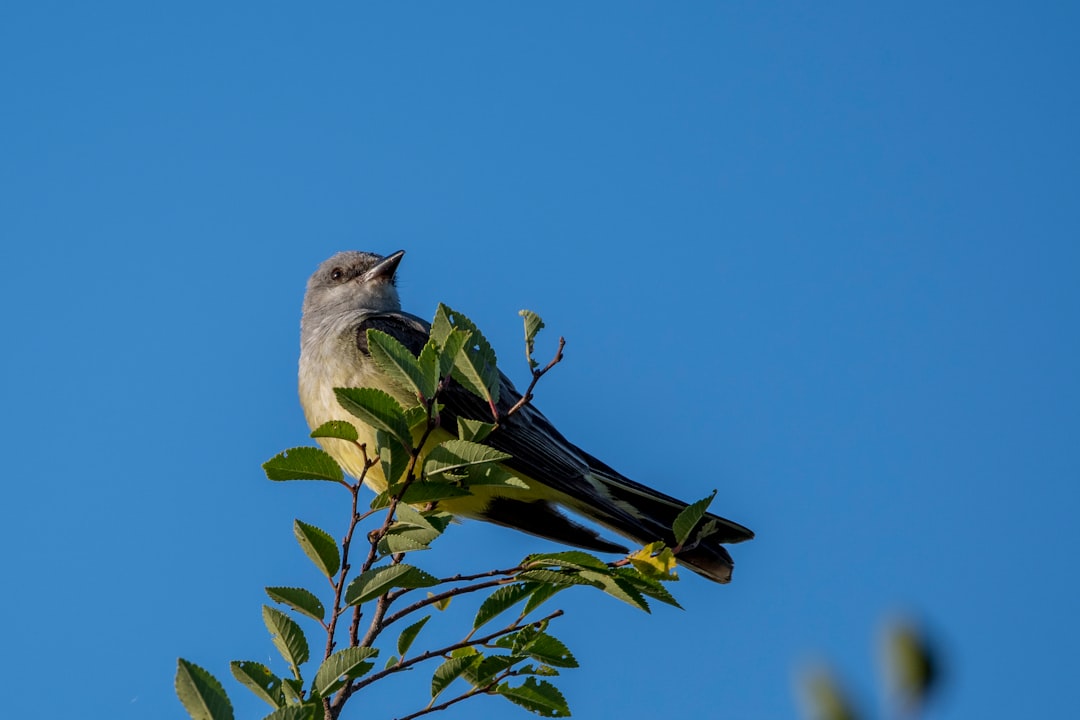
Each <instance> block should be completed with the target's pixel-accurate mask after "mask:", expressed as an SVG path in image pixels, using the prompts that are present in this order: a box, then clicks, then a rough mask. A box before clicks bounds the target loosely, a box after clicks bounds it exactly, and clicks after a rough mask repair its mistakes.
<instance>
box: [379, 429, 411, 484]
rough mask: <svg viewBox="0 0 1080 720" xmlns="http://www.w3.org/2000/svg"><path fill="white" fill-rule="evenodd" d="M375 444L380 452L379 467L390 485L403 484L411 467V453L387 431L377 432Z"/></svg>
mask: <svg viewBox="0 0 1080 720" xmlns="http://www.w3.org/2000/svg"><path fill="white" fill-rule="evenodd" d="M375 444H376V445H378V450H379V467H380V469H381V470H382V473H383V477H384V478H385V479H386V482H387V484H388V485H394V484H396V483H399V482H401V481H402V480H403V479H404V478H403V477H402V475H404V474H405V470H407V469H408V467H409V460H410V459H411V458H410V457H409V451H408V450H406V449H405V446H404V445H402V444H401V442H400V441H399V440H398V439H397V438H395V437H394V436H393V435H391V434H390V433H388V432H386V431H385V430H376V431H375Z"/></svg>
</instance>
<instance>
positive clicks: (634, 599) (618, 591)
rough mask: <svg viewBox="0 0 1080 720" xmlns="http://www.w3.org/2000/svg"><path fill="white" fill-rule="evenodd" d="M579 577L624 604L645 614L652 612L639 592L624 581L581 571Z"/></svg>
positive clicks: (593, 572) (591, 571)
mask: <svg viewBox="0 0 1080 720" xmlns="http://www.w3.org/2000/svg"><path fill="white" fill-rule="evenodd" d="M581 575H582V577H583V578H585V579H587V580H592V581H593V582H594V583H595V584H596V586H597V587H599V588H600V589H601V590H603V591H604V592H606V593H607V594H608V595H610V596H612V597H615V598H618V599H620V600H622V601H623V602H624V603H626V604H628V605H632V606H634V607H636V608H638V609H639V610H644V611H645V612H647V613H651V612H652V610H650V609H649V602H648V601H647V600H646V599H645V598H644V596H643V595H642V594H641V592H640V591H639V590H638V589H637V588H635V587H634V586H633V585H632V584H630V583H629V582H628V581H626V580H625V579H623V578H621V577H619V576H617V575H616V576H612V575H609V574H607V573H599V572H595V571H593V570H582V571H581Z"/></svg>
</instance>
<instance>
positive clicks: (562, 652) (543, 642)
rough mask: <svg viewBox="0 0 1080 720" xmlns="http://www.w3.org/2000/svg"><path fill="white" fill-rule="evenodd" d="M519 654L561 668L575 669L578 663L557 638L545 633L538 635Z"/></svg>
mask: <svg viewBox="0 0 1080 720" xmlns="http://www.w3.org/2000/svg"><path fill="white" fill-rule="evenodd" d="M521 652H524V653H525V654H526V655H528V656H529V657H531V658H532V659H534V660H539V661H540V662H542V663H545V664H547V665H553V666H555V667H562V668H576V667H577V666H578V661H577V659H576V658H575V657H574V655H573V653H571V652H570V649H569V648H568V647H566V645H565V644H563V642H562V641H561V640H559V639H558V638H555V637H553V636H551V635H548V634H547V633H538V634H537V636H536V637H535V638H533V639H532V641H531V642H529V644H528V645H526V646H525V647H524V648H522V650H521Z"/></svg>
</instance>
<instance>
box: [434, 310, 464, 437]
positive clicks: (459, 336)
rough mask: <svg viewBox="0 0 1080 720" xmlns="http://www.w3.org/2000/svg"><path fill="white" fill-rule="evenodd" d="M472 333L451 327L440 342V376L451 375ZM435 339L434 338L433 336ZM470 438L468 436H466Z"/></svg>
mask: <svg viewBox="0 0 1080 720" xmlns="http://www.w3.org/2000/svg"><path fill="white" fill-rule="evenodd" d="M471 337H472V333H470V332H468V331H466V330H457V329H456V328H451V329H450V331H449V334H447V336H446V337H445V338H444V339H443V340H442V341H437V342H438V343H439V376H440V377H449V376H450V374H451V373H452V372H453V370H454V360H455V359H456V358H457V356H458V353H460V352H461V351H462V349H463V348H464V347H465V346H466V345H467V344H468V343H469V338H471ZM432 339H434V338H432ZM466 439H468V438H466Z"/></svg>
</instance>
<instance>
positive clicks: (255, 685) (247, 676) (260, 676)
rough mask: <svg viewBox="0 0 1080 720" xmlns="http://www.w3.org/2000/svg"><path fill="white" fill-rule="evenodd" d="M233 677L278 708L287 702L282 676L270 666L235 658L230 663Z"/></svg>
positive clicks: (261, 698)
mask: <svg viewBox="0 0 1080 720" xmlns="http://www.w3.org/2000/svg"><path fill="white" fill-rule="evenodd" d="M229 670H231V671H232V674H233V677H234V678H236V679H237V680H239V681H240V683H241V684H242V685H244V687H246V688H247V689H248V690H250V691H251V692H253V693H255V695H256V696H257V697H258V698H259V699H260V700H262V701H264V702H266V703H267V704H269V705H270V707H273V708H278V707H281V704H282V703H283V702H285V698H284V697H282V695H281V678H279V677H278V676H277V675H275V674H274V673H272V672H270V668H268V667H266V666H265V665H263V664H262V663H257V662H253V661H251V660H233V661H232V662H231V663H229Z"/></svg>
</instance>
